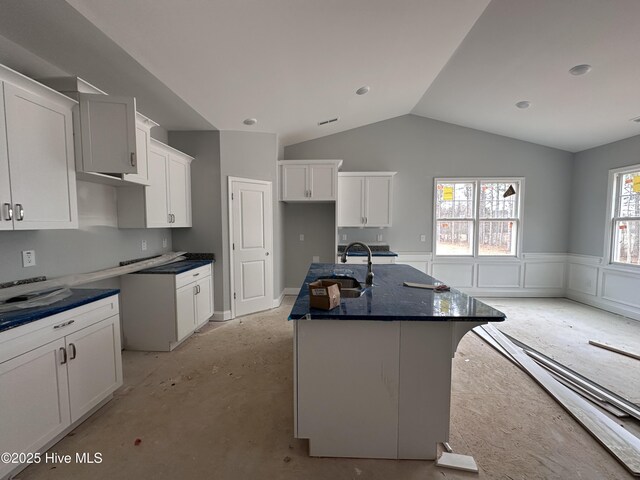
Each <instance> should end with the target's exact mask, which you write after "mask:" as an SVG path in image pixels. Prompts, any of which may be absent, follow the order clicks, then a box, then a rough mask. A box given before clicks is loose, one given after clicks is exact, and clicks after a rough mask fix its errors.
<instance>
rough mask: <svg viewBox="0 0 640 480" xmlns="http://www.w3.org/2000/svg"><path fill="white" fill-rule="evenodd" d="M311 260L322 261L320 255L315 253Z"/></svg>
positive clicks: (314, 261)
mask: <svg viewBox="0 0 640 480" xmlns="http://www.w3.org/2000/svg"><path fill="white" fill-rule="evenodd" d="M311 261H312V262H313V263H320V257H319V256H318V255H314V256H313V258H312V260H311Z"/></svg>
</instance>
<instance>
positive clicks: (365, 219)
mask: <svg viewBox="0 0 640 480" xmlns="http://www.w3.org/2000/svg"><path fill="white" fill-rule="evenodd" d="M367 223H368V220H367V217H364V224H365V225H366V224H367Z"/></svg>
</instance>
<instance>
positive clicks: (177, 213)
mask: <svg viewBox="0 0 640 480" xmlns="http://www.w3.org/2000/svg"><path fill="white" fill-rule="evenodd" d="M190 170H191V169H190V166H189V164H187V163H185V162H182V161H180V160H179V159H177V158H175V157H174V156H173V155H172V154H169V213H170V214H171V215H172V217H171V219H172V222H171V225H170V226H171V227H190V226H191V201H190V197H191V178H190Z"/></svg>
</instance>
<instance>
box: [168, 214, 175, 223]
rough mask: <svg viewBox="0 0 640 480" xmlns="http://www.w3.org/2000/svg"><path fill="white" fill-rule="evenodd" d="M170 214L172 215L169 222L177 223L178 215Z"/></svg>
mask: <svg viewBox="0 0 640 480" xmlns="http://www.w3.org/2000/svg"><path fill="white" fill-rule="evenodd" d="M169 216H170V217H171V220H170V221H169V223H176V216H175V215H174V214H173V213H170V214H169Z"/></svg>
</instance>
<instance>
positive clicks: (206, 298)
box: [196, 276, 213, 327]
mask: <svg viewBox="0 0 640 480" xmlns="http://www.w3.org/2000/svg"><path fill="white" fill-rule="evenodd" d="M196 286H197V290H196V327H199V326H200V325H202V324H203V323H206V322H207V321H208V320H209V319H210V318H211V316H212V315H213V277H212V276H208V277H205V278H203V279H201V280H198V283H197V284H196Z"/></svg>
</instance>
